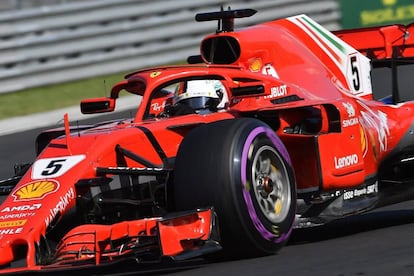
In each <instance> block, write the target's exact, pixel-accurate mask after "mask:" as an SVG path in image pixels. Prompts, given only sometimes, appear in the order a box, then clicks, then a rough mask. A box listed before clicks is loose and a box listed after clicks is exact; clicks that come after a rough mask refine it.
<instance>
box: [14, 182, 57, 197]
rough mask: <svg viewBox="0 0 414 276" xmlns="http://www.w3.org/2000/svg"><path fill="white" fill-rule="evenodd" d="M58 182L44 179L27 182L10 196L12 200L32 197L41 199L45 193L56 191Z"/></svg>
mask: <svg viewBox="0 0 414 276" xmlns="http://www.w3.org/2000/svg"><path fill="white" fill-rule="evenodd" d="M58 188H59V183H58V182H56V181H51V180H45V181H34V182H30V183H27V184H25V185H23V186H22V187H20V188H19V189H17V190H16V191H14V192H13V193H12V196H13V197H14V201H25V200H32V199H42V198H44V197H45V196H46V195H48V194H51V193H53V192H55V191H57V190H58Z"/></svg>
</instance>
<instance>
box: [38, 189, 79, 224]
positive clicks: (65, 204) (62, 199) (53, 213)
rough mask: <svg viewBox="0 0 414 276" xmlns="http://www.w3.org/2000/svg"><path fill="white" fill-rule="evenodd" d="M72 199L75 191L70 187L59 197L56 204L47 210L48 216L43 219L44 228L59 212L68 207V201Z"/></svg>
mask: <svg viewBox="0 0 414 276" xmlns="http://www.w3.org/2000/svg"><path fill="white" fill-rule="evenodd" d="M73 199H75V191H74V190H73V188H70V189H69V191H67V193H66V194H64V195H63V196H61V197H60V199H59V202H58V203H57V204H56V206H55V207H54V208H53V209H50V210H49V216H48V217H47V218H46V219H45V224H46V228H47V227H48V226H49V224H50V222H51V221H52V220H53V219H54V218H55V217H56V215H57V214H58V213H59V212H60V213H63V212H64V211H65V209H66V207H68V205H69V203H70V202H71V201H72V200H73Z"/></svg>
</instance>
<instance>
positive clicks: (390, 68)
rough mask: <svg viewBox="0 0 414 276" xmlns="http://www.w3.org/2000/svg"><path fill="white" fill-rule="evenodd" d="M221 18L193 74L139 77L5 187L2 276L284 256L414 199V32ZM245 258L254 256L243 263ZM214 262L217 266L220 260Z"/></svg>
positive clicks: (53, 139) (56, 137) (167, 70)
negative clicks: (324, 231)
mask: <svg viewBox="0 0 414 276" xmlns="http://www.w3.org/2000/svg"><path fill="white" fill-rule="evenodd" d="M254 13H255V11H254V10H250V9H246V10H225V11H223V10H222V11H219V12H212V13H203V14H197V15H196V20H197V21H206V20H218V21H219V24H218V26H219V27H218V29H217V31H216V32H215V33H214V34H211V35H208V36H206V37H205V38H204V39H203V40H202V42H201V46H200V55H197V56H190V57H189V59H188V61H189V64H187V65H179V66H165V67H157V68H150V69H144V70H140V71H137V72H134V73H131V74H129V75H127V76H126V77H125V80H123V81H121V82H119V83H118V84H116V85H114V87H113V88H112V90H111V93H110V96H108V97H103V98H94V99H87V100H84V101H82V102H81V104H80V107H81V110H82V112H83V113H84V114H92V113H103V112H112V111H114V109H115V103H116V100H117V98H118V97H119V96H121V94H122V95H123V94H127V95H130V96H129V97H130V101H135V102H136V105H137V106H139V107H138V109H137V111H136V114H135V116H134V117H133V118H127V119H122V120H114V121H108V122H102V123H98V124H95V125H79V126H74V125H73V124H72V126H71V124H70V122H69V118H68V116H67V115H65V117H64V126H63V127H61V128H58V129H51V130H48V131H44V132H42V133H40V134H39V135H38V137H37V139H36V152H37V157H36V160H34V162H33V163H32V164H22V165H18V166H16V167H15V171H16V175H15V176H13V177H11V178H9V179H6V180H3V181H1V182H0V191H1V193H2V194H3V195H8V196H7V198H6V199H5V200H4V202H2V203H1V206H0V266H1V270H0V271H1V272H4V273H10V272H18V271H55V270H65V269H73V268H83V267H100V266H103V265H108V264H111V263H114V262H119V261H122V260H133V262H135V263H138V264H137V267H139V265H140V264H145V263H154V262H161V261H163V260H173V261H180V260H187V259H191V258H194V257H198V256H206V257H209V256H211V255H212V253H215V252H219V253H221V254H223V255H227V256H233V257H249V256H260V255H266V254H273V253H275V252H277V251H278V250H279V249H280V248H281V247H282V246H283V245H284V244H285V243H286V242H287V240H288V238H289V236H290V234H291V233H292V230H293V229H294V228H299V227H312V226H317V225H321V224H325V223H327V222H329V221H332V220H334V219H338V218H343V217H345V216H348V215H353V214H358V213H362V212H366V211H369V210H372V209H374V208H377V207H380V206H384V205H387V204H393V203H397V202H400V201H403V200H408V199H412V198H413V196H414V193H413V192H414V189H413V187H414V186H413V180H414V179H413V176H414V175H413V168H414V135H413V134H414V125H413V123H414V102H413V99H414V93H412V91H411V89H412V86H410V85H409V82H410V81H411V79H412V76H411V75H412V74H410V73H412V72H413V67H414V36H413V33H414V26H411V25H410V26H403V25H391V26H383V27H373V28H364V29H354V30H344V31H337V32H333V33H332V32H329V31H328V30H326V29H324V28H323V27H322V26H320V25H319V24H317V23H316V22H315V21H313V20H312V19H310V18H309V17H307V16H306V15H298V16H293V17H289V18H284V19H279V20H275V21H272V22H267V23H263V24H259V25H255V26H252V27H248V28H245V29H241V30H237V31H235V30H234V29H233V26H234V19H235V18H241V17H246V16H251V15H253V14H254ZM240 248H243V250H240ZM215 255H216V254H215Z"/></svg>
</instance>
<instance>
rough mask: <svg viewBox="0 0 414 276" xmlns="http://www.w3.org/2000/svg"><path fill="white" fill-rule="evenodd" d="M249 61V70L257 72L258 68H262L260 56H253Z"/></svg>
mask: <svg viewBox="0 0 414 276" xmlns="http://www.w3.org/2000/svg"><path fill="white" fill-rule="evenodd" d="M249 63H250V66H249V68H250V71H252V72H259V71H260V68H262V61H261V60H260V58H253V59H252V60H249Z"/></svg>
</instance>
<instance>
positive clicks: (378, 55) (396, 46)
mask: <svg viewBox="0 0 414 276" xmlns="http://www.w3.org/2000/svg"><path fill="white" fill-rule="evenodd" d="M333 33H334V34H335V35H336V36H338V37H339V38H340V39H342V40H343V41H345V42H347V43H348V44H349V45H351V46H352V47H354V48H355V49H357V50H358V51H359V52H361V53H363V54H365V55H366V56H367V57H369V58H370V59H373V60H375V59H386V58H392V57H414V23H413V24H410V25H407V26H405V25H397V24H396V25H389V26H380V27H370V28H360V29H350V30H341V31H335V32H333Z"/></svg>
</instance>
